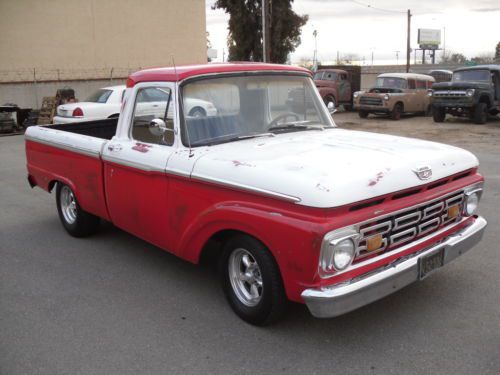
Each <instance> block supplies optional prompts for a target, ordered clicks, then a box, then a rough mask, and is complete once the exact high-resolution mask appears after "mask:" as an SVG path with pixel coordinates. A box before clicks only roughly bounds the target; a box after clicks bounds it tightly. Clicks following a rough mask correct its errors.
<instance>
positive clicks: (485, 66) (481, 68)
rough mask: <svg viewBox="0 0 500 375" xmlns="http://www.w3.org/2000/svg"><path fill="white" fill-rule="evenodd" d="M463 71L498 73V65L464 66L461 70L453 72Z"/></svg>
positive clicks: (499, 66)
mask: <svg viewBox="0 0 500 375" xmlns="http://www.w3.org/2000/svg"><path fill="white" fill-rule="evenodd" d="M464 70H495V71H497V72H500V64H498V65H497V64H490V65H475V66H464V67H463V68H458V69H455V70H454V71H453V72H461V71H464Z"/></svg>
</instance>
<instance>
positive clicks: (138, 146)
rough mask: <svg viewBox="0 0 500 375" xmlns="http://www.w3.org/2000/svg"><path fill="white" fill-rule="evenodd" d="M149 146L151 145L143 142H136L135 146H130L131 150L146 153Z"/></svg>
mask: <svg viewBox="0 0 500 375" xmlns="http://www.w3.org/2000/svg"><path fill="white" fill-rule="evenodd" d="M151 147H152V146H151V145H148V144H145V143H139V142H136V144H135V146H134V147H132V150H135V151H139V152H142V153H146V152H148V151H149V149H150V148H151Z"/></svg>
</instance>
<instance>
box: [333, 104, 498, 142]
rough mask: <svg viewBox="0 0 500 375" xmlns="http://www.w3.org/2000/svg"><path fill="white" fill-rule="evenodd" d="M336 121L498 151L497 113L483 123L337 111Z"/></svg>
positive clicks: (339, 124)
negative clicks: (394, 118) (436, 121)
mask: <svg viewBox="0 0 500 375" xmlns="http://www.w3.org/2000/svg"><path fill="white" fill-rule="evenodd" d="M333 119H334V121H335V123H336V124H337V125H338V126H339V127H341V128H345V129H352V130H364V131H369V132H375V133H387V134H393V135H401V136H406V137H413V138H420V139H426V140H431V141H436V142H442V143H447V144H451V145H454V146H458V147H463V148H465V149H471V150H481V151H493V152H495V151H500V117H498V116H497V117H491V118H490V120H489V121H488V122H487V123H486V124H485V125H477V124H474V123H472V122H471V121H470V120H468V119H465V118H456V117H451V116H447V117H446V121H445V122H444V123H440V124H437V123H435V122H434V121H433V120H432V117H426V116H421V115H420V116H418V115H415V116H411V115H408V116H405V117H403V118H402V119H401V120H399V121H392V120H390V119H389V118H388V117H387V116H376V115H370V116H369V117H368V118H366V119H361V118H359V116H358V114H357V112H337V113H335V114H334V115H333Z"/></svg>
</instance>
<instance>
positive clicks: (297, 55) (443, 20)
mask: <svg viewBox="0 0 500 375" xmlns="http://www.w3.org/2000/svg"><path fill="white" fill-rule="evenodd" d="M213 3H214V0H206V13H207V31H208V32H209V33H210V41H211V43H212V46H213V48H216V49H217V50H218V55H219V58H218V59H217V61H221V60H222V49H223V48H224V49H226V57H227V46H226V39H227V21H228V19H229V17H228V15H227V14H225V13H224V12H223V11H222V10H218V9H217V10H212V8H211V5H212V4H213ZM367 5H370V7H368V6H367ZM377 8H378V9H377ZM293 9H294V11H295V12H296V13H298V14H301V15H302V14H308V15H309V21H308V23H307V24H306V25H305V26H304V27H303V28H302V43H301V45H300V46H299V47H298V48H297V50H296V51H295V52H294V53H293V54H292V62H293V63H296V62H299V61H300V60H301V59H303V58H306V59H312V56H313V53H314V37H313V31H314V30H317V31H318V37H317V43H318V59H319V61H321V62H323V63H326V62H329V61H332V60H335V59H336V56H337V51H339V53H340V55H341V56H342V55H345V54H356V55H358V56H359V58H360V60H361V61H363V57H364V59H365V62H366V63H367V64H371V56H372V52H373V55H374V59H375V63H395V62H396V51H400V52H399V63H400V64H402V63H404V61H405V58H406V57H405V56H406V55H405V51H406V18H407V17H406V11H407V9H410V10H411V12H412V14H413V17H412V20H411V26H412V33H411V40H412V47H413V48H418V45H417V30H418V29H419V28H429V29H441V30H442V31H441V37H442V39H444V36H445V35H446V45H445V47H446V50H448V51H453V52H459V53H463V54H464V55H466V56H467V57H469V58H470V57H474V56H477V55H483V54H487V53H490V54H491V53H493V52H494V49H495V46H496V44H497V43H498V42H499V41H500V0H473V1H470V0H469V1H465V0H419V1H396V0H372V1H369V0H366V1H363V0H360V1H357V0H354V1H353V0H295V1H294V3H293ZM443 42H444V41H443ZM441 46H443V44H442V45H441ZM412 61H413V55H412Z"/></svg>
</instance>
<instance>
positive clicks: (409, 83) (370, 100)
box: [354, 73, 434, 120]
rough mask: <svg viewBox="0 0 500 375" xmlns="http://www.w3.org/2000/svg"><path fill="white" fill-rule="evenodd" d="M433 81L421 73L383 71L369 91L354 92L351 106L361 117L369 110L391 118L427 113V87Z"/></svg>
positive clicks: (428, 102) (367, 113)
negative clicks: (405, 114)
mask: <svg viewBox="0 0 500 375" xmlns="http://www.w3.org/2000/svg"><path fill="white" fill-rule="evenodd" d="M433 83H434V78H433V77H431V76H428V75H425V74H415V73H384V74H381V75H379V76H378V77H377V81H376V82H375V86H374V87H372V88H371V89H370V90H368V91H366V92H365V91H358V92H355V93H354V109H356V110H358V114H359V117H361V118H366V117H368V115H369V114H370V113H374V114H387V115H389V116H390V117H391V119H393V120H399V119H400V118H401V115H402V114H404V113H424V114H430V112H431V106H430V99H429V97H428V95H427V90H428V89H429V88H431V85H432V84H433Z"/></svg>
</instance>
